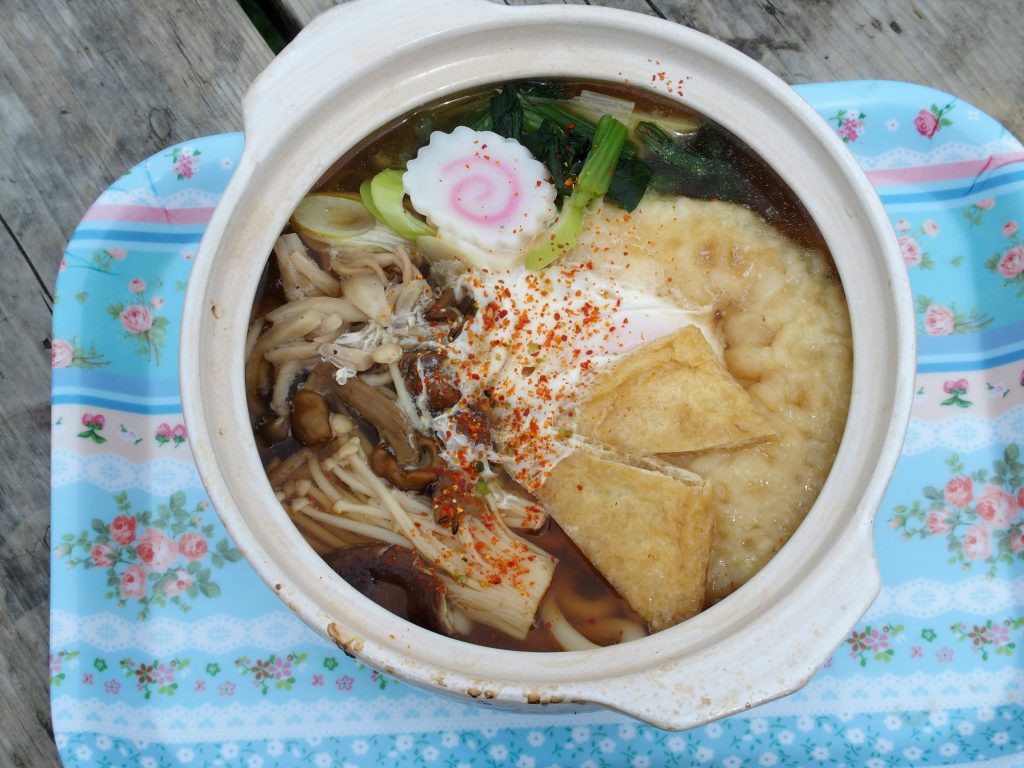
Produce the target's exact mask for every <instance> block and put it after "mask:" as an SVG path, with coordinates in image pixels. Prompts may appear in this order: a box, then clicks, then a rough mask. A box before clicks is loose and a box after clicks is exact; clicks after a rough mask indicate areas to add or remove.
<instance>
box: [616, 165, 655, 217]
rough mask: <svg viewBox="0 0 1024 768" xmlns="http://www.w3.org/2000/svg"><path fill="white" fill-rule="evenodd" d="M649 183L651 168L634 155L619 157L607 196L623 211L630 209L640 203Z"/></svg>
mask: <svg viewBox="0 0 1024 768" xmlns="http://www.w3.org/2000/svg"><path fill="white" fill-rule="evenodd" d="M650 183H651V168H650V166H648V165H647V163H645V162H643V161H642V160H640V159H639V158H636V157H623V158H619V164H618V165H617V166H615V173H613V174H612V182H611V185H609V187H608V193H607V195H606V196H607V198H608V199H609V200H611V201H612V202H613V203H615V204H616V205H617V206H619V208H621V209H622V210H624V211H632V210H633V209H634V208H636V207H637V206H638V205H639V204H640V198H642V197H643V196H644V193H645V192H646V191H647V187H649V186H650Z"/></svg>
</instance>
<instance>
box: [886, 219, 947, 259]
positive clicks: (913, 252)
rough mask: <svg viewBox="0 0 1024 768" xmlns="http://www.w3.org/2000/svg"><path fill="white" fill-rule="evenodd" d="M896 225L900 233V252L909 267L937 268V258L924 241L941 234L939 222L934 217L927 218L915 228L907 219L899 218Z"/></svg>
mask: <svg viewBox="0 0 1024 768" xmlns="http://www.w3.org/2000/svg"><path fill="white" fill-rule="evenodd" d="M894 227H895V229H896V234H897V235H899V239H898V242H899V245H900V253H901V254H902V255H903V263H904V264H906V265H907V268H908V269H909V268H910V267H920V268H921V269H935V259H934V257H933V256H932V254H931V252H930V250H929V248H928V246H927V245H922V243H923V242H924V243H926V242H927V241H928V240H929V239H931V238H934V237H936V236H937V235H938V234H939V225H938V223H937V222H936V221H935V220H934V219H925V220H924V221H922V222H921V225H920V226H919V227H917V228H916V229H915V228H914V227H913V225H911V223H910V222H909V221H908V220H907V219H897V220H896V222H895V223H894Z"/></svg>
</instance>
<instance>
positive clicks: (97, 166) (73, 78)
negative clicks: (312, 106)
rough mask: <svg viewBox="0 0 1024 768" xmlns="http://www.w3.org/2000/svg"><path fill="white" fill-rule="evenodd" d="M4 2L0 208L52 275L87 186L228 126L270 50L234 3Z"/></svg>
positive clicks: (87, 196) (92, 191) (232, 126)
mask: <svg viewBox="0 0 1024 768" xmlns="http://www.w3.org/2000/svg"><path fill="white" fill-rule="evenodd" d="M12 4H13V5H14V7H13V8H10V11H9V12H8V13H5V23H4V24H3V25H0V40H2V44H0V72H2V73H3V87H0V108H2V110H3V115H4V119H3V121H2V122H0V158H2V162H0V168H2V169H3V171H2V174H0V177H2V178H0V215H2V216H3V219H4V221H5V222H7V225H8V227H10V229H11V231H12V232H13V233H14V236H15V238H16V239H17V240H18V242H19V243H21V245H22V247H23V248H24V249H25V251H26V252H27V253H28V254H29V256H30V258H31V260H32V263H33V265H34V266H35V268H36V269H37V271H38V272H39V274H40V276H41V278H42V280H43V281H44V283H45V284H46V285H52V282H53V280H54V279H55V277H56V269H57V263H58V262H59V260H60V259H59V254H60V253H61V252H62V251H63V249H64V243H65V241H66V239H67V237H68V235H70V233H71V231H72V230H73V229H74V227H75V225H76V224H77V222H78V220H79V219H80V218H81V215H82V213H83V212H84V211H85V209H86V208H87V207H88V206H89V205H90V204H91V203H92V201H93V200H94V199H95V198H96V196H97V195H98V194H99V193H100V192H101V191H102V190H103V189H104V188H105V187H106V186H107V185H108V184H109V183H110V182H111V181H113V180H114V179H116V178H117V177H118V176H120V175H121V174H122V173H124V171H125V170H127V169H128V168H129V167H131V166H132V165H134V164H135V163H136V162H137V161H139V160H142V159H143V158H145V157H147V156H148V155H150V154H152V153H153V152H156V151H158V150H160V149H163V148H164V147H166V146H167V145H168V144H171V143H174V142H177V141H183V140H186V139H190V138H194V137H196V136H204V135H208V134H211V133H220V132H223V131H230V130H239V129H240V128H241V111H240V100H241V95H242V93H243V92H244V90H245V88H246V87H247V86H248V84H249V82H251V81H252V79H253V78H255V77H256V75H257V74H259V72H260V71H261V70H262V69H263V67H264V66H266V65H267V64H268V63H269V62H270V60H271V58H272V54H271V53H270V50H269V48H267V46H266V44H265V43H264V42H263V39H262V38H261V37H259V36H258V35H257V34H256V32H255V30H254V29H253V28H252V26H251V24H249V21H248V19H247V18H246V17H245V15H244V14H243V13H242V12H241V10H240V9H239V8H238V7H237V6H236V5H235V4H234V3H216V4H207V3H204V2H201V0H174V1H173V2H164V3H144V4H138V5H135V4H131V3H124V2H119V1H118V0H97V1H96V2H90V3H89V4H88V5H89V8H88V10H86V9H84V8H81V9H79V8H78V7H77V6H75V7H74V8H72V7H69V6H68V5H67V4H65V3H61V2H58V1H57V0H42V2H38V3H36V2H32V0H25V1H24V2H21V3H17V2H15V3H12V2H7V3H5V8H9V7H10V6H11V5H12ZM223 30H232V32H231V34H222V31H223Z"/></svg>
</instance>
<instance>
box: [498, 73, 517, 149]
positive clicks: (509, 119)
mask: <svg viewBox="0 0 1024 768" xmlns="http://www.w3.org/2000/svg"><path fill="white" fill-rule="evenodd" d="M491 130H492V131H494V132H495V133H496V134H498V135H499V136H504V137H505V138H508V139H515V140H516V141H519V140H520V138H521V137H522V135H523V105H522V103H521V102H520V101H519V97H518V96H517V95H516V92H515V90H514V89H513V88H512V85H511V84H510V83H505V84H504V85H503V86H502V88H501V93H499V94H498V95H497V96H493V97H491Z"/></svg>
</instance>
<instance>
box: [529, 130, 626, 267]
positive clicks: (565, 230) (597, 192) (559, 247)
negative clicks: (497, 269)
mask: <svg viewBox="0 0 1024 768" xmlns="http://www.w3.org/2000/svg"><path fill="white" fill-rule="evenodd" d="M626 133H627V130H626V126H625V125H623V124H622V123H620V122H619V121H618V120H616V119H615V118H614V117H612V116H611V115H604V116H603V117H602V118H601V120H600V121H599V122H598V124H597V131H596V133H595V134H594V141H593V144H592V145H591V147H590V152H589V153H587V159H586V161H585V162H584V163H583V168H582V169H581V170H580V173H579V176H578V177H577V179H576V184H575V186H574V188H573V193H572V196H571V197H570V198H569V199H568V200H566V201H565V203H564V204H563V205H562V212H561V214H560V215H559V218H558V224H557V226H556V228H555V231H554V233H553V234H552V235H550V237H548V238H547V239H546V240H545V241H544V242H543V243H542V244H541V245H539V246H537V247H536V248H534V249H532V250H531V251H530V252H529V253H528V254H526V268H527V269H534V270H536V269H544V267H546V266H548V265H549V264H551V263H553V262H554V261H555V260H556V259H557V258H558V257H559V256H561V255H562V254H563V253H565V252H566V251H567V250H569V249H570V248H572V246H573V245H575V243H576V241H577V240H578V239H579V236H580V232H581V231H582V230H583V211H584V210H585V209H586V207H587V206H588V205H589V204H590V203H591V202H592V201H593V200H596V199H597V198H599V197H602V196H603V195H604V194H605V193H606V192H608V188H609V186H610V185H611V181H612V175H613V174H614V173H615V166H616V164H617V163H618V161H619V155H620V154H621V153H622V146H623V144H624V143H625V141H626Z"/></svg>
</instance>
